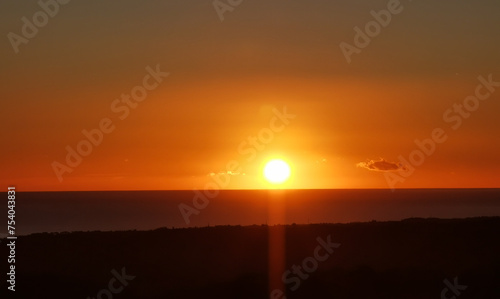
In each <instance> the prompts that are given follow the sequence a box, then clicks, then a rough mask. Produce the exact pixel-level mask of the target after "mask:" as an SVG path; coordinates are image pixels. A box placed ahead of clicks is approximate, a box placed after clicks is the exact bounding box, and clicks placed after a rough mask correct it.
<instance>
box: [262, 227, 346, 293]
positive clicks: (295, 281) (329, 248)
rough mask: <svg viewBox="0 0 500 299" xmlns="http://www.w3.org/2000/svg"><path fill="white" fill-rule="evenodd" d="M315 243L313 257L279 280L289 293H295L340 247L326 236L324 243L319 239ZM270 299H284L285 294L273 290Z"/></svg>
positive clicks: (286, 272)
mask: <svg viewBox="0 0 500 299" xmlns="http://www.w3.org/2000/svg"><path fill="white" fill-rule="evenodd" d="M316 241H318V243H319V245H318V246H316V248H315V249H314V253H313V255H312V256H309V257H306V258H304V259H303V260H302V264H301V265H293V266H292V267H291V268H290V269H291V270H286V271H285V272H284V273H283V275H282V276H281V280H282V281H283V283H284V284H285V286H288V288H289V289H290V290H291V291H296V290H297V289H298V288H299V287H300V284H301V283H302V281H304V280H306V279H308V278H309V276H310V275H311V274H312V273H314V272H315V271H316V270H318V267H319V263H321V262H324V261H326V260H327V259H328V258H329V257H330V255H332V254H333V252H334V249H336V248H339V247H340V245H341V244H340V243H333V242H332V237H331V236H330V235H328V237H327V238H326V241H324V240H323V239H321V237H318V238H317V239H316ZM270 298H271V299H286V297H285V292H283V290H280V289H274V290H273V291H271V294H270Z"/></svg>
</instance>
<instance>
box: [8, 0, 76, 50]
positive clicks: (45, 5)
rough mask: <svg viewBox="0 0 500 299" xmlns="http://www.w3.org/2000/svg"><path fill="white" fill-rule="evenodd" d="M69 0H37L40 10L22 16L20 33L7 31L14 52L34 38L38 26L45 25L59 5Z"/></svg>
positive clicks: (55, 12)
mask: <svg viewBox="0 0 500 299" xmlns="http://www.w3.org/2000/svg"><path fill="white" fill-rule="evenodd" d="M69 1H70V0H39V1H38V6H40V8H41V9H40V10H39V11H37V12H35V13H34V14H33V16H32V17H31V19H28V18H27V17H25V16H23V17H22V18H21V21H22V22H23V25H22V26H21V35H19V34H17V33H14V32H9V33H7V38H8V39H9V42H10V44H11V46H12V48H13V49H14V52H15V53H16V54H17V53H19V46H20V45H22V44H27V43H28V42H29V41H30V39H33V38H35V36H36V35H37V34H38V31H39V29H40V28H43V27H45V26H46V25H47V24H48V23H49V20H50V18H54V17H55V16H57V14H58V13H59V10H60V7H61V5H65V4H68V3H69Z"/></svg>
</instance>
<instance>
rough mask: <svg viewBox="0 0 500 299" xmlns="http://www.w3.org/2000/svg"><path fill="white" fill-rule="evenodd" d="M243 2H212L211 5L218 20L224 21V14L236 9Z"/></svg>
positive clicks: (236, 0) (226, 0)
mask: <svg viewBox="0 0 500 299" xmlns="http://www.w3.org/2000/svg"><path fill="white" fill-rule="evenodd" d="M242 2H243V0H224V1H223V0H214V2H212V5H213V6H214V9H215V12H216V13H217V16H219V20H220V21H221V22H222V21H224V14H225V13H226V12H232V11H233V10H234V9H235V8H236V7H238V6H240V4H241V3H242Z"/></svg>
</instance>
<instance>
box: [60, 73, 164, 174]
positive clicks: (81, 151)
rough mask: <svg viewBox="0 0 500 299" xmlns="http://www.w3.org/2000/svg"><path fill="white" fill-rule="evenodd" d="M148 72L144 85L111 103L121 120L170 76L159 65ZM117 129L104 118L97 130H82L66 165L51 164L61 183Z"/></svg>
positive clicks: (143, 81)
mask: <svg viewBox="0 0 500 299" xmlns="http://www.w3.org/2000/svg"><path fill="white" fill-rule="evenodd" d="M146 71H147V74H146V75H145V76H144V77H143V78H142V84H140V85H137V86H135V87H133V88H132V89H131V91H130V93H128V94H122V95H121V96H120V98H119V99H115V100H113V102H111V105H110V110H111V112H112V113H114V114H116V115H117V116H118V118H119V119H120V120H122V121H123V120H125V119H126V118H127V117H128V116H129V115H130V111H131V109H136V108H137V107H138V105H139V103H141V102H143V101H144V100H146V98H147V96H148V94H149V92H150V91H152V90H154V89H156V88H157V87H158V86H159V85H160V83H161V82H163V79H164V78H166V77H167V76H169V75H170V74H169V73H166V72H162V71H161V70H160V65H159V64H157V65H156V67H155V68H152V67H150V66H147V67H146ZM115 129H116V126H115V124H114V123H113V121H112V120H111V118H109V117H104V118H102V119H101V120H100V121H99V123H98V125H97V128H94V129H90V130H87V129H84V130H82V135H83V138H82V139H81V140H80V141H79V142H78V143H77V144H76V145H75V146H74V148H73V147H72V146H70V145H68V146H66V152H67V154H66V160H65V163H61V162H58V161H53V162H52V164H51V166H52V170H53V171H54V173H55V175H56V176H57V179H58V180H59V182H60V183H61V182H62V181H63V180H64V178H63V175H64V174H66V173H72V172H73V170H74V169H75V168H76V167H78V166H79V165H80V164H81V163H82V162H83V158H84V157H88V156H89V155H90V154H92V151H93V150H94V148H95V147H98V146H99V145H101V143H102V142H103V140H104V136H105V135H106V134H110V133H112V132H113V131H114V130H115Z"/></svg>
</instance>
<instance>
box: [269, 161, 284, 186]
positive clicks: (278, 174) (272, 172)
mask: <svg viewBox="0 0 500 299" xmlns="http://www.w3.org/2000/svg"><path fill="white" fill-rule="evenodd" d="M264 177H265V178H266V179H267V180H268V181H269V182H270V183H273V184H281V183H283V182H285V181H286V180H287V179H288V178H289V177H290V166H288V164H287V163H286V162H285V161H283V160H271V161H269V162H267V164H266V166H265V167H264Z"/></svg>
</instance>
